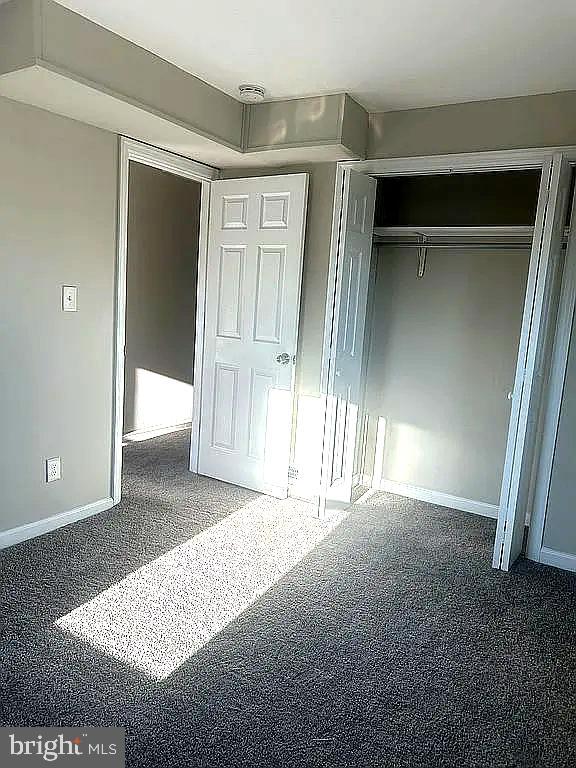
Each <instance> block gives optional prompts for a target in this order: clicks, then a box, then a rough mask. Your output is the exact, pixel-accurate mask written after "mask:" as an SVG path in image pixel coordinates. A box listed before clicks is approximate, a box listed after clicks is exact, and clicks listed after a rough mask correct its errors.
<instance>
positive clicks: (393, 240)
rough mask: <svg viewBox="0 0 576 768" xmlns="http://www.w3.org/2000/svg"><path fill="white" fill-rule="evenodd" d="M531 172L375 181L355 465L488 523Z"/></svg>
mask: <svg viewBox="0 0 576 768" xmlns="http://www.w3.org/2000/svg"><path fill="white" fill-rule="evenodd" d="M539 183H540V172H539V171H534V170H527V171H510V172H506V173H475V174H457V175H444V176H427V177H400V178H386V179H379V180H378V182H377V195H376V208H375V215H374V240H373V261H374V265H373V270H372V273H373V274H372V280H371V282H372V296H371V299H372V300H371V301H370V302H369V307H368V314H367V333H366V335H365V339H366V342H365V343H366V346H367V349H366V368H365V371H366V374H365V382H366V383H365V393H364V408H363V411H364V414H363V420H362V424H363V429H362V430H361V431H360V432H362V431H363V432H364V433H365V434H364V435H362V434H360V435H359V445H362V446H363V449H361V453H360V449H359V461H360V462H361V465H362V475H363V482H366V480H368V481H369V484H370V486H371V487H377V488H381V489H383V490H387V491H390V492H392V493H397V494H400V495H406V496H409V497H411V498H416V499H422V500H425V501H431V502H433V503H437V504H444V505H446V506H450V507H452V508H454V509H460V510H465V511H467V512H476V513H479V514H485V515H489V516H491V517H494V518H496V517H497V514H498V504H499V497H500V489H501V485H502V473H503V468H504V457H505V452H506V439H507V433H508V422H509V419H510V409H511V398H512V392H513V389H514V377H515V371H516V362H517V356H518V344H519V340H520V330H521V325H522V309H523V305H524V299H525V294H526V283H527V279H528V268H529V263H530V248H531V243H532V233H533V227H534V220H535V214H536V205H537V200H538V187H539Z"/></svg>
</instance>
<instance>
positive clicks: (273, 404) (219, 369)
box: [198, 174, 308, 498]
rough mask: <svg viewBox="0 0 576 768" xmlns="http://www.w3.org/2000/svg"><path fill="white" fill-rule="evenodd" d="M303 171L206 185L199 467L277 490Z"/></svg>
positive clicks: (288, 398)
mask: <svg viewBox="0 0 576 768" xmlns="http://www.w3.org/2000/svg"><path fill="white" fill-rule="evenodd" d="M307 189H308V176H307V174H293V175H288V176H268V177H263V178H250V179H234V180H228V181H216V182H213V183H212V191H211V198H210V218H209V225H208V253H207V278H206V299H205V304H206V306H205V335H204V361H203V369H202V382H201V387H202V392H201V421H200V440H199V457H198V471H199V472H200V474H203V475H208V476H210V477H216V478H218V479H220V480H225V481H227V482H229V483H234V484H235V485H241V486H244V487H246V488H252V489H254V490H256V491H261V492H263V493H267V494H270V495H272V496H277V497H279V498H283V497H285V496H286V495H287V491H288V464H289V459H290V438H291V427H292V411H293V404H294V402H293V401H294V370H295V359H296V343H297V337H298V319H299V313H300V284H301V275H302V259H303V248H304V228H305V219H306V198H307Z"/></svg>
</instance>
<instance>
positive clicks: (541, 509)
mask: <svg viewBox="0 0 576 768" xmlns="http://www.w3.org/2000/svg"><path fill="white" fill-rule="evenodd" d="M562 157H563V158H564V159H566V160H568V162H570V163H571V164H575V163H576V147H551V148H541V149H519V150H502V151H495V152H473V153H462V154H454V155H435V156H423V157H405V158H389V159H383V160H364V161H346V162H341V163H339V164H338V168H337V173H336V183H335V194H334V213H333V218H332V235H331V243H330V263H329V272H328V285H327V292H326V312H325V318H324V342H323V349H322V370H321V392H322V393H323V396H324V400H325V413H326V416H325V425H324V438H325V439H324V443H323V451H322V472H321V483H320V499H319V514H320V515H323V514H324V512H325V509H326V493H327V477H328V466H329V462H330V458H331V457H330V455H329V440H328V439H327V437H328V436H329V435H330V434H331V430H332V428H333V425H332V424H331V422H330V418H331V415H332V414H331V411H330V409H329V408H328V393H329V392H330V391H331V389H330V385H331V381H332V379H333V371H332V368H333V366H332V362H333V361H332V354H333V352H332V340H333V334H334V329H335V323H336V321H337V318H338V310H339V307H338V306H337V303H336V299H337V297H336V281H337V275H338V255H339V239H340V223H341V217H342V204H343V185H344V171H345V169H346V168H352V169H354V170H355V171H358V172H360V173H366V174H369V175H371V176H409V175H418V176H421V175H425V174H438V173H458V172H473V171H488V170H493V171H505V170H520V169H523V168H524V169H527V168H534V169H544V168H545V167H546V166H549V167H551V166H552V165H553V164H557V163H558V162H559V160H561V159H562ZM573 230H574V227H573ZM571 242H572V248H571V251H572V253H573V258H572V262H571V265H568V266H570V269H568V267H567V269H568V273H566V272H565V275H564V278H563V290H562V296H561V300H560V306H559V308H558V331H557V336H558V337H559V339H560V340H559V341H558V342H557V343H556V344H555V350H554V367H553V370H552V372H551V377H550V382H549V387H548V392H547V397H548V401H547V408H548V411H549V412H550V411H552V413H551V414H550V413H549V417H548V419H547V421H546V427H545V430H546V431H545V440H544V445H543V447H542V450H541V451H540V456H542V453H544V456H545V457H547V464H546V465H545V466H544V469H543V470H542V468H541V472H540V473H539V476H538V480H537V486H536V494H538V492H539V490H540V489H539V485H538V484H539V483H540V479H541V478H540V475H542V476H543V477H544V480H546V475H547V482H548V486H549V479H550V474H551V465H552V455H551V451H552V450H553V449H551V448H550V446H551V445H552V446H553V445H554V444H555V441H556V433H557V429H558V418H557V416H558V413H559V410H560V402H561V397H562V390H563V385H564V377H565V372H566V363H567V356H568V343H569V332H570V328H569V327H568V326H567V324H568V323H571V321H572V316H573V312H574V304H575V302H576V264H573V262H574V261H576V255H575V254H574V251H576V237H575V236H574V233H573V236H572V238H571ZM537 257H538V253H537V250H536V249H532V253H531V261H532V260H534V259H535V258H537ZM531 266H532V265H531ZM572 267H574V268H573V269H572ZM524 324H525V318H524V319H523V329H522V330H523V332H526V329H524ZM556 411H557V412H558V413H556ZM526 417H527V413H523V414H520V415H519V421H518V431H520V430H525V429H526ZM505 481H506V478H503V484H504V482H505ZM537 498H538V496H537ZM545 512H546V506H545V503H542V502H540V504H535V507H534V512H533V515H532V520H531V526H534V528H535V529H536V530H542V529H543V525H544V516H545ZM540 548H541V536H540ZM528 555H529V556H530V557H534V548H532V549H529V552H528ZM534 559H536V558H534Z"/></svg>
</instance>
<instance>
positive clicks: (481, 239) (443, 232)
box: [374, 227, 569, 248]
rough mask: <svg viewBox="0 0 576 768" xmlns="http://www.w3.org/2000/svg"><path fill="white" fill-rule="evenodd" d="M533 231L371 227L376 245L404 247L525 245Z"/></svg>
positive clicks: (492, 228)
mask: <svg viewBox="0 0 576 768" xmlns="http://www.w3.org/2000/svg"><path fill="white" fill-rule="evenodd" d="M568 232H569V230H568V227H566V229H565V230H564V242H566V240H567V238H568ZM533 235H534V227H374V242H375V244H376V245H394V246H400V247H404V248H413V247H418V246H420V247H425V248H455V247H473V248H526V247H528V246H530V244H531V241H532V237H533Z"/></svg>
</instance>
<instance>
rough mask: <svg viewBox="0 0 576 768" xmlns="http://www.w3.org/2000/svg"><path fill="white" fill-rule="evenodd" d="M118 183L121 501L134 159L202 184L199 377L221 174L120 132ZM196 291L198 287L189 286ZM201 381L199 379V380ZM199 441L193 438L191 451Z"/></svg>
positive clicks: (116, 391) (117, 473)
mask: <svg viewBox="0 0 576 768" xmlns="http://www.w3.org/2000/svg"><path fill="white" fill-rule="evenodd" d="M119 160H120V168H119V186H118V239H117V248H116V276H115V299H114V331H115V333H114V368H113V379H114V381H113V407H112V473H111V480H110V485H111V496H112V499H113V503H114V504H118V503H119V502H120V498H121V494H122V427H123V412H124V350H125V344H126V270H127V255H128V182H129V170H130V162H137V163H141V164H142V165H148V166H151V167H152V168H157V169H158V170H160V171H166V172H167V173H171V174H173V175H174V176H182V177H184V178H186V179H192V180H193V181H197V182H199V183H200V184H201V186H202V191H201V198H200V233H199V248H198V282H197V310H196V342H195V352H194V377H195V381H196V380H197V379H196V377H197V376H198V377H199V371H200V370H201V367H200V366H201V365H202V342H203V338H204V292H205V272H206V247H207V234H208V206H209V200H210V184H211V182H212V181H213V180H215V179H218V178H219V176H220V172H219V171H218V170H217V169H215V168H211V167H210V166H208V165H203V164H202V163H197V162H195V161H194V160H189V159H188V158H185V157H180V156H179V155H173V154H172V153H171V152H167V151H166V150H164V149H158V148H157V147H152V146H150V145H148V144H142V143H141V142H139V141H136V140H134V139H128V138H126V137H124V136H121V137H120V152H119ZM190 288H191V290H194V286H190ZM198 380H199V379H198ZM198 390H199V387H196V385H195V386H194V389H193V413H192V435H193V436H194V434H197V432H198V429H199V425H200V413H199V408H200V400H199V397H200V393H199V391H198ZM195 446H196V447H195ZM195 450H196V462H197V460H198V458H197V442H196V443H194V439H192V450H191V463H192V454H194V451H195Z"/></svg>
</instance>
